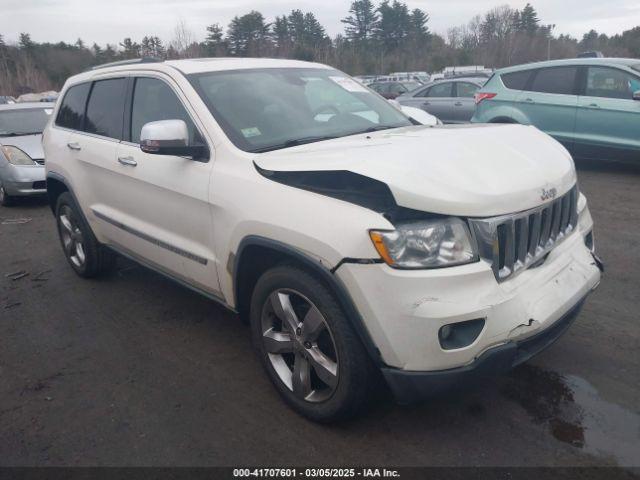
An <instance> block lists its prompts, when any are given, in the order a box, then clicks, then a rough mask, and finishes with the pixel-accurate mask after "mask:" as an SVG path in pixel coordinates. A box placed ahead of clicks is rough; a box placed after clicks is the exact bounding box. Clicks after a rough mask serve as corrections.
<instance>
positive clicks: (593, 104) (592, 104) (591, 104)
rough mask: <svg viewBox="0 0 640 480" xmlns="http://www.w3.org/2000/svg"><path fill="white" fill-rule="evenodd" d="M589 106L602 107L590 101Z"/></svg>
mask: <svg viewBox="0 0 640 480" xmlns="http://www.w3.org/2000/svg"><path fill="white" fill-rule="evenodd" d="M589 108H600V105H598V104H597V103H590V104H589Z"/></svg>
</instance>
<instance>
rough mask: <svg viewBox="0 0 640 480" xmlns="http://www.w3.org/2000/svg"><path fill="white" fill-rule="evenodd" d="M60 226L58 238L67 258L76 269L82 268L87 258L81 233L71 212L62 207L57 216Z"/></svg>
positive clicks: (64, 206) (69, 209)
mask: <svg viewBox="0 0 640 480" xmlns="http://www.w3.org/2000/svg"><path fill="white" fill-rule="evenodd" d="M58 222H59V224H60V236H61V238H62V246H63V247H64V251H65V254H66V255H67V258H69V260H71V262H72V263H73V264H74V265H75V266H76V267H77V268H82V266H83V265H84V263H85V261H86V259H87V257H86V254H85V247H84V238H83V235H82V231H81V230H80V227H79V226H78V222H77V221H76V219H75V214H74V212H73V210H72V209H71V208H70V207H69V206H67V205H63V206H62V207H61V208H60V214H59V216H58Z"/></svg>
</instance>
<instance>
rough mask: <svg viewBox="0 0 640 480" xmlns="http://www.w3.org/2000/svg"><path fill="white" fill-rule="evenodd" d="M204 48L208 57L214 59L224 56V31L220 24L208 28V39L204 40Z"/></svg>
mask: <svg viewBox="0 0 640 480" xmlns="http://www.w3.org/2000/svg"><path fill="white" fill-rule="evenodd" d="M204 47H205V50H206V52H207V55H210V56H212V57H217V56H220V55H224V52H225V42H224V30H223V29H222V27H221V26H220V24H218V23H214V24H212V25H209V26H208V27H207V37H206V38H205V40H204Z"/></svg>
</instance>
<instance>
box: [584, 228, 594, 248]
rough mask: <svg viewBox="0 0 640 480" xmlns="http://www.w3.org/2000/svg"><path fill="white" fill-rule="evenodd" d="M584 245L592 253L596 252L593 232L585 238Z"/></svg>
mask: <svg viewBox="0 0 640 480" xmlns="http://www.w3.org/2000/svg"><path fill="white" fill-rule="evenodd" d="M584 244H585V245H586V246H587V248H588V249H589V250H590V251H591V252H594V251H595V248H594V245H593V230H591V231H590V232H589V233H587V234H586V235H585V236H584Z"/></svg>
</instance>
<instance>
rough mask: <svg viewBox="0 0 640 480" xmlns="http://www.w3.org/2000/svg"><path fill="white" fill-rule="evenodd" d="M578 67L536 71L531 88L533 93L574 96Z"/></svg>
mask: <svg viewBox="0 0 640 480" xmlns="http://www.w3.org/2000/svg"><path fill="white" fill-rule="evenodd" d="M577 74H578V67H551V68H542V69H540V70H538V71H537V72H536V74H535V77H534V78H533V83H532V84H531V88H530V89H528V90H532V91H534V92H540V93H555V94H560V95H575V94H576V93H575V83H576V75H577Z"/></svg>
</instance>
